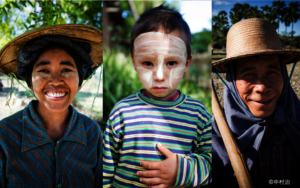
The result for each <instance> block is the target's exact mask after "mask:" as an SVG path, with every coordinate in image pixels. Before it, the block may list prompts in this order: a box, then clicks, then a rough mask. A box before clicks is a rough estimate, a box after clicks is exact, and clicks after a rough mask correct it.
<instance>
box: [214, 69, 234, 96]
mask: <svg viewBox="0 0 300 188" xmlns="http://www.w3.org/2000/svg"><path fill="white" fill-rule="evenodd" d="M212 72H214V73H215V74H216V75H217V76H218V77H219V78H220V79H221V81H222V82H223V83H224V84H225V86H226V87H227V88H228V89H229V91H230V92H231V93H232V96H234V97H235V99H236V100H237V99H238V98H237V96H235V94H234V92H233V91H231V89H230V88H229V86H228V85H227V84H226V82H225V81H224V80H223V78H222V77H221V76H220V75H219V74H218V72H217V71H216V70H215V69H212ZM237 101H238V100H237Z"/></svg>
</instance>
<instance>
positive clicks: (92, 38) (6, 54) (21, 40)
mask: <svg viewBox="0 0 300 188" xmlns="http://www.w3.org/2000/svg"><path fill="white" fill-rule="evenodd" d="M42 36H61V37H68V38H70V39H71V40H74V41H79V42H85V43H88V44H89V45H90V47H91V48H90V53H89V56H90V58H91V60H92V61H93V62H94V65H92V68H95V67H97V66H98V65H99V64H101V63H102V52H103V46H102V32H101V31H100V30H98V29H96V28H94V27H92V26H88V25H79V24H64V25H54V26H48V27H42V28H38V29H33V30H30V31H28V32H26V33H24V34H23V35H21V36H19V37H17V38H15V39H14V40H12V41H11V42H9V43H7V44H6V45H5V46H4V47H3V48H2V49H1V51H0V72H1V73H3V74H5V75H8V74H9V73H14V74H15V75H16V76H17V77H18V79H23V78H22V77H20V75H18V69H17V57H18V55H19V53H20V52H21V50H22V49H23V47H24V46H25V45H26V44H27V43H28V42H30V41H33V40H34V39H37V38H39V37H42Z"/></svg>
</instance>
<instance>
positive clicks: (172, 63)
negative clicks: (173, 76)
mask: <svg viewBox="0 0 300 188" xmlns="http://www.w3.org/2000/svg"><path fill="white" fill-rule="evenodd" d="M175 65H177V62H176V61H169V62H168V63H167V66H175Z"/></svg>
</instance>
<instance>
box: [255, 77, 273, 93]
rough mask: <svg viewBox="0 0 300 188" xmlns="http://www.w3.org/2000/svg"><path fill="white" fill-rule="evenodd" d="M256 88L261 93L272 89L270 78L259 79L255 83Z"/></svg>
mask: <svg viewBox="0 0 300 188" xmlns="http://www.w3.org/2000/svg"><path fill="white" fill-rule="evenodd" d="M254 90H255V91H256V92H259V93H265V92H267V91H269V90H270V87H269V83H268V80H267V79H265V78H261V79H258V80H257V81H256V83H255V87H254Z"/></svg>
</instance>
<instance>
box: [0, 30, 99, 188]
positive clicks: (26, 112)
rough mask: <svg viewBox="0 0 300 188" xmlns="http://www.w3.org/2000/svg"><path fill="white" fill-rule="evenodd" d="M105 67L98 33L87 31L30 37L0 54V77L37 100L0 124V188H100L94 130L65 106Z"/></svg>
mask: <svg viewBox="0 0 300 188" xmlns="http://www.w3.org/2000/svg"><path fill="white" fill-rule="evenodd" d="M101 63H102V32H101V31H99V30H97V29H95V28H94V27H91V26H86V25H55V26H50V27H43V28H40V29H36V30H32V31H29V32H27V33H25V34H23V35H21V36H19V37H17V38H15V39H14V40H12V41H11V42H9V43H8V44H7V45H5V46H4V47H3V49H2V50H1V51H0V72H1V73H3V74H6V75H9V76H13V77H15V78H17V79H20V80H25V81H26V83H27V85H28V87H29V88H30V90H31V91H32V92H33V93H34V95H35V97H36V99H37V100H33V101H31V102H30V104H29V105H28V106H26V107H25V108H24V109H23V110H21V111H19V112H17V113H15V114H13V115H12V116H10V117H7V118H5V119H3V120H2V121H0V187H102V186H101V185H102V159H101V153H102V136H101V131H100V127H99V125H98V124H97V123H96V122H94V121H93V120H91V119H90V118H88V117H86V116H85V115H83V114H80V113H79V112H77V111H76V110H75V108H73V107H72V106H71V105H70V103H71V102H72V100H73V99H74V97H75V95H76V92H77V91H78V90H79V88H80V86H81V84H82V81H83V80H84V79H87V78H89V77H90V75H91V74H92V73H93V71H94V69H95V68H96V67H97V66H98V65H99V64H101Z"/></svg>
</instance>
